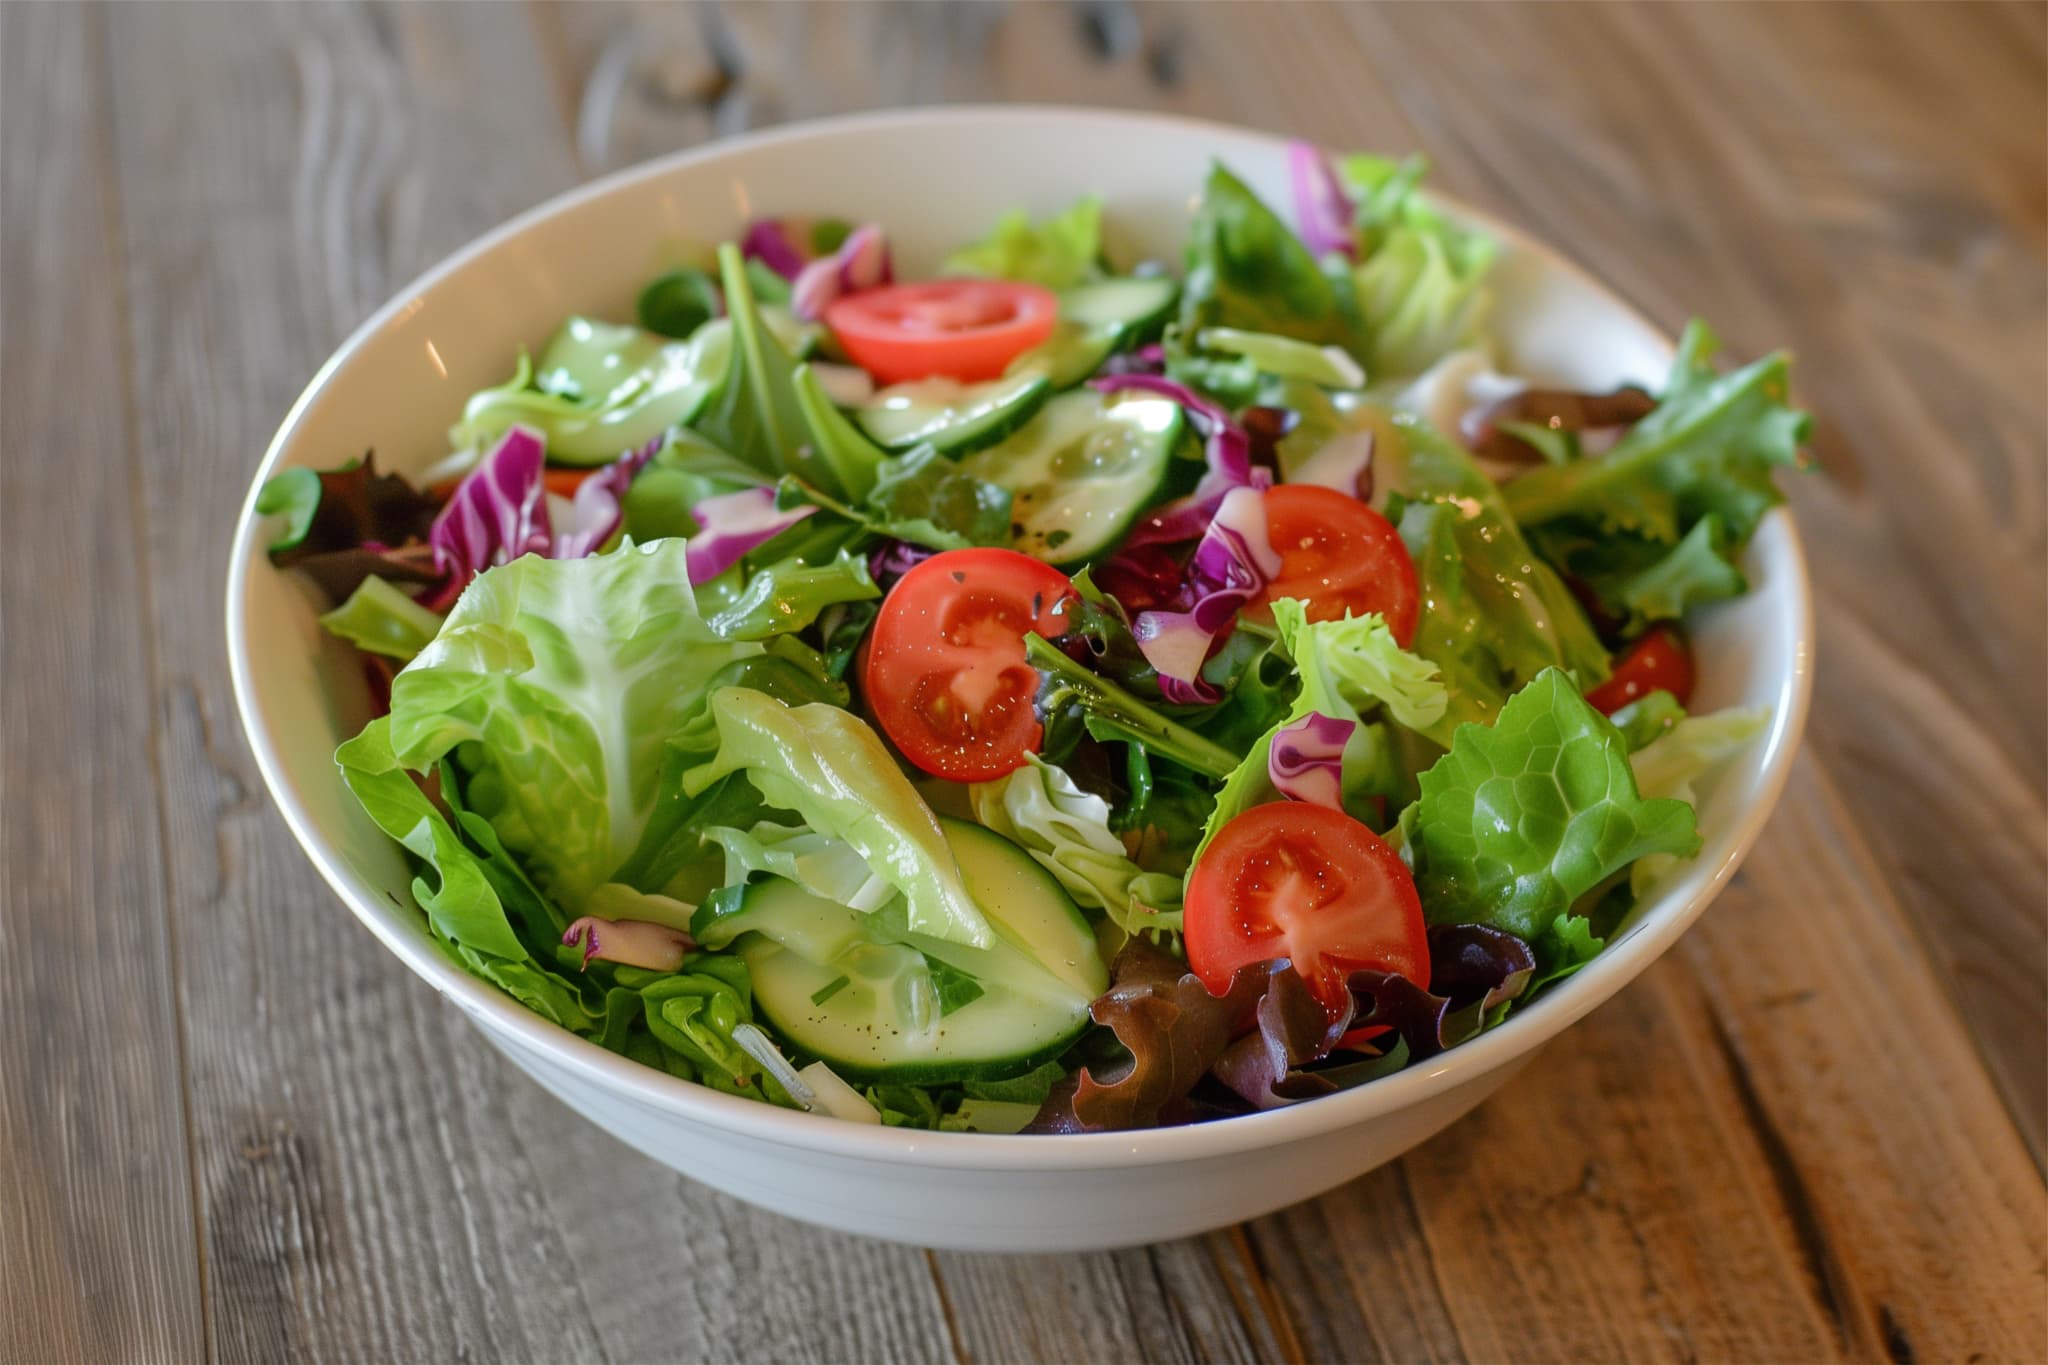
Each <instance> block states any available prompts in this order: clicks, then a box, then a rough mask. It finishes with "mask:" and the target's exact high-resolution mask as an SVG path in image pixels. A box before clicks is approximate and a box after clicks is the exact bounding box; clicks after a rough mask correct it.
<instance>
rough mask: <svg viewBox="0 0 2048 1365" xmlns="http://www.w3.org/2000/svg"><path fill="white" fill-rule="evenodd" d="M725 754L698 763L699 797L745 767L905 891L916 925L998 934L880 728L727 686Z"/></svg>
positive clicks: (767, 792) (721, 708) (983, 936)
mask: <svg viewBox="0 0 2048 1365" xmlns="http://www.w3.org/2000/svg"><path fill="white" fill-rule="evenodd" d="M711 714H712V717H713V719H714V720H715V722H716V724H717V728H718V739H719V746H718V753H717V756H716V757H715V758H714V759H713V760H712V761H711V762H709V763H706V764H704V765H702V766H700V767H698V768H696V769H694V770H693V771H692V772H691V773H690V774H689V775H688V776H687V777H686V778H685V780H684V783H683V789H684V791H685V792H686V793H688V794H695V793H697V792H701V791H703V790H705V789H706V788H708V787H709V786H710V785H711V784H712V783H714V782H716V781H718V780H719V779H720V778H722V777H725V776H726V775H728V774H731V773H744V774H745V775H746V778H747V781H749V782H750V783H752V784H753V785H754V787H755V789H756V790H758V791H759V792H760V793H761V797H762V799H763V800H765V801H767V802H768V804H769V805H771V806H775V807H777V808H778V809H781V810H787V811H793V812H795V813H796V814H797V815H799V816H801V817H802V818H803V820H804V822H805V823H806V824H807V825H809V826H810V828H812V829H813V830H816V831H817V832H818V833H820V834H825V835H829V836H831V837H833V838H835V839H841V840H844V841H845V842H846V843H848V844H850V845H852V846H853V848H854V850H855V851H856V852H858V853H859V854H860V856H861V857H862V858H863V859H865V860H866V862H867V865H868V867H869V868H870V869H872V870H873V871H874V873H875V874H876V875H877V876H879V877H881V878H882V879H883V880H884V881H886V882H888V883H889V884H890V885H891V886H893V887H895V888H896V889H897V890H898V891H901V892H902V893H903V897H904V902H905V906H906V910H907V914H908V923H909V926H910V928H911V929H912V930H914V931H915V932H917V933H921V934H929V935H931V936H932V937H933V938H938V939H944V940H947V941H948V942H952V943H964V944H967V945H969V946H971V947H975V948H985V947H988V946H989V944H990V943H991V942H992V941H993V939H992V931H991V930H990V929H989V925H988V921H987V919H986V918H985V917H984V916H983V915H982V913H981V908H980V907H979V906H978V905H976V904H975V903H974V897H973V896H972V895H971V894H970V893H969V892H968V890H967V886H966V883H965V881H964V880H963V879H962V877H961V873H960V865H959V863H958V862H957V861H956V860H955V859H954V857H953V853H952V849H951V848H950V847H949V846H948V845H947V843H946V836H945V834H944V833H943V832H942V831H941V830H940V828H939V822H938V817H936V816H934V815H933V814H932V812H931V809H930V808H929V807H928V806H926V805H925V803H924V798H922V797H920V796H919V795H918V794H917V789H916V788H914V787H912V786H911V785H910V782H909V780H908V779H907V778H905V777H904V776H903V774H902V772H901V771H900V770H898V768H897V767H896V764H895V762H894V760H892V759H891V758H890V757H889V751H888V749H887V748H885V747H884V746H883V744H882V741H881V739H880V738H879V737H878V736H877V735H876V734H875V732H874V731H873V730H871V729H869V728H868V726H867V724H866V723H865V722H863V721H862V720H861V719H860V718H859V717H857V716H855V715H854V714H853V713H852V712H850V711H844V710H841V709H840V708H838V707H836V706H826V705H817V704H813V705H809V706H786V705H784V704H783V703H782V702H779V701H777V700H776V699H775V698H773V697H771V696H768V695H767V694H765V693H762V692H755V691H750V690H748V689H745V688H737V687H728V688H721V689H720V690H719V691H717V692H716V693H714V694H713V695H712V698H711Z"/></svg>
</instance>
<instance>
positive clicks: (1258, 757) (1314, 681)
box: [1195, 597, 1449, 858]
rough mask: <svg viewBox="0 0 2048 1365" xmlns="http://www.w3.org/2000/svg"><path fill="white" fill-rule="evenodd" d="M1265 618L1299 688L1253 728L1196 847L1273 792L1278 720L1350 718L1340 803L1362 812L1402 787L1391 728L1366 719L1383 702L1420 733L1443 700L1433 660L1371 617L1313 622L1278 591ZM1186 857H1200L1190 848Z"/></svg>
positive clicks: (1439, 716) (1437, 715)
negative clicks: (1265, 724)
mask: <svg viewBox="0 0 2048 1365" xmlns="http://www.w3.org/2000/svg"><path fill="white" fill-rule="evenodd" d="M1273 625H1274V628H1275V629H1276V630H1278V631H1279V635H1280V643H1281V646H1282V648H1284V649H1285V650H1286V651H1287V653H1288V654H1289V655H1290V656H1292V658H1293V660H1294V664H1295V669H1296V671H1297V673H1298V675H1299V678H1300V690H1299V691H1298V692H1297V693H1296V694H1295V697H1294V701H1293V704H1292V705H1291V706H1290V707H1289V708H1288V711H1287V714H1286V716H1285V717H1283V718H1282V719H1281V720H1280V721H1278V722H1277V723H1276V724H1275V725H1274V726H1273V727H1272V728H1271V729H1269V730H1267V731H1266V733H1265V734H1263V735H1261V736H1259V738H1258V740H1257V741H1256V742H1255V743H1253V745H1252V746H1251V749H1250V750H1249V751H1248V752H1247V753H1246V754H1245V756H1244V761H1243V762H1241V763H1239V764H1238V765H1237V766H1236V768H1234V769H1233V770H1232V771H1231V773H1230V775H1229V776H1228V777H1227V778H1225V779H1224V782H1223V786H1222V788H1221V789H1220V790H1219V791H1218V792H1217V793H1216V805H1215V808H1214V810H1212V811H1211V812H1210V815H1209V819H1208V823H1207V824H1206V825H1205V826H1204V828H1203V831H1202V842H1201V845H1200V847H1201V848H1207V847H1208V845H1209V841H1210V840H1211V839H1212V838H1214V837H1215V836H1216V832H1217V831H1218V830H1220V829H1222V828H1223V827H1224V826H1225V825H1227V824H1229V823H1230V822H1231V821H1232V820H1234V819H1236V818H1237V817H1238V816H1239V815H1242V814H1243V813H1244V812H1245V811H1247V810H1250V809H1251V808H1252V807H1253V806H1258V805H1263V804H1265V803H1266V802H1268V801H1275V800H1279V799H1281V797H1280V793H1279V792H1278V791H1277V790H1276V789H1275V788H1274V786H1273V782H1272V777H1271V775H1270V772H1269V760H1270V759H1271V756H1272V752H1273V741H1274V738H1275V736H1277V735H1278V734H1279V733H1280V731H1281V729H1282V728H1284V727H1285V726H1288V725H1292V724H1293V723H1294V722H1296V721H1298V720H1301V719H1302V718H1304V717H1306V716H1310V715H1324V716H1330V717H1332V718H1334V719H1337V720H1349V721H1353V722H1356V728H1355V729H1354V730H1353V731H1352V734H1351V738H1350V740H1349V741H1347V742H1346V744H1345V746H1344V756H1343V761H1342V777H1341V787H1342V792H1343V799H1344V805H1345V809H1346V810H1347V811H1349V812H1350V814H1351V815H1353V816H1354V817H1357V818H1359V819H1365V818H1366V817H1367V816H1369V815H1371V814H1374V813H1375V812H1374V811H1373V810H1371V809H1370V807H1369V805H1368V803H1369V802H1370V801H1371V799H1372V798H1375V797H1381V798H1394V797H1399V796H1400V795H1402V789H1403V787H1404V785H1405V782H1404V779H1403V772H1402V766H1401V764H1400V762H1399V760H1398V758H1397V749H1396V742H1395V738H1394V735H1393V734H1392V733H1391V731H1390V730H1389V727H1388V726H1387V725H1386V724H1385V723H1384V722H1383V721H1382V720H1379V719H1376V718H1374V717H1376V716H1377V714H1378V712H1379V711H1381V710H1384V711H1385V713H1386V714H1387V715H1388V716H1391V717H1392V718H1393V719H1394V720H1395V721H1396V722H1398V723H1399V724H1400V725H1402V726H1404V727H1406V728H1408V729H1412V730H1415V731H1417V732H1421V733H1428V732H1431V731H1434V730H1435V729H1436V728H1437V727H1438V726H1439V725H1440V724H1441V723H1442V721H1443V718H1444V715H1445V712H1446V708H1447V707H1448V704H1449V699H1448V696H1447V694H1446V692H1445V690H1444V685H1443V683H1442V682H1441V681H1440V680H1439V679H1438V677H1437V672H1436V668H1435V667H1434V666H1433V665H1432V664H1431V663H1430V662H1429V661H1428V660H1426V659H1421V658H1418V657H1417V656H1415V655H1413V654H1410V653H1408V652H1407V651H1405V650H1403V649H1402V648H1401V647H1400V645H1398V644H1396V643H1395V641H1394V635H1393V632H1392V631H1391V630H1389V629H1388V628H1387V624H1386V622H1385V621H1384V620H1382V619H1381V618H1380V617H1379V616H1378V615H1366V616H1356V617H1347V618H1346V619H1344V620H1342V621H1313V622H1312V621H1310V620H1309V619H1308V612H1307V610H1306V608H1305V607H1304V605H1303V604H1302V603H1301V602H1300V601H1299V600H1297V599H1295V598H1292V597H1283V598H1281V599H1280V600H1279V601H1277V602H1275V603H1273ZM1195 856H1196V857H1197V858H1199V857H1200V856H1201V853H1200V851H1199V849H1198V850H1197V852H1196V855H1195Z"/></svg>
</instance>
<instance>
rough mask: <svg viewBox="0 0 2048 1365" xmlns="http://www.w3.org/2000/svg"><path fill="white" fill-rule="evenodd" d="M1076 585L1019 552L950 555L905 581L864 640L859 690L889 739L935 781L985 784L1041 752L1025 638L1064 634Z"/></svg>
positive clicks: (898, 584) (1033, 672)
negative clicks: (1032, 635) (937, 778)
mask: <svg viewBox="0 0 2048 1365" xmlns="http://www.w3.org/2000/svg"><path fill="white" fill-rule="evenodd" d="M1073 596H1074V585H1073V584H1072V583H1070V582H1068V581H1067V576H1066V575H1065V574H1063V573H1061V572H1060V571H1059V570H1058V569H1055V568H1053V567H1052V566H1051V565H1049V564H1046V563H1044V562H1043V561H1041V560H1036V559H1033V558H1032V557H1031V556H1029V555H1022V554H1018V553H1017V552H1016V551H1015V550H948V551H946V552H945V553H944V554H937V555H933V556H932V557H931V558H930V559H927V560H926V561H924V563H922V564H919V565H917V566H916V567H915V568H913V569H911V570H910V572H908V573H906V574H904V575H903V577H902V578H900V579H898V580H897V582H896V586H895V587H893V588H891V589H889V596H888V597H887V598H886V599H884V600H883V602H882V610H881V612H880V614H879V615H877V616H876V617H875V625H874V629H873V630H871V631H870V632H869V633H868V645H867V657H866V659H865V661H864V662H863V663H862V665H861V689H862V692H863V695H864V696H865V698H866V700H867V705H868V709H869V710H870V711H872V712H873V713H874V716H875V719H876V720H877V721H878V722H880V724H881V727H882V730H883V733H885V734H887V735H888V736H889V739H890V740H891V741H892V742H893V743H894V744H895V745H896V747H897V749H899V750H901V751H902V754H903V756H904V757H905V758H907V759H909V760H910V761H911V762H912V763H915V764H916V765H917V766H918V767H920V768H922V769H924V770H925V771H926V772H928V773H931V774H932V775H933V776H935V777H946V778H951V779H952V780H954V781H955V782H985V781H988V780H990V779H992V778H997V777H1001V776H1002V775H1003V774H1004V773H1007V772H1009V771H1011V770H1012V769H1014V768H1017V767H1020V766H1022V764H1023V762H1024V756H1025V755H1026V754H1033V753H1037V752H1038V746H1039V743H1040V742H1041V741H1042V740H1043V739H1044V737H1045V736H1044V729H1043V727H1042V726H1040V724H1039V723H1038V713H1037V711H1036V710H1035V709H1034V707H1033V700H1034V698H1035V696H1036V694H1037V692H1038V673H1037V671H1036V670H1035V669H1033V668H1032V667H1031V665H1030V663H1029V662H1028V661H1027V660H1026V659H1025V657H1024V637H1025V635H1027V634H1029V633H1032V632H1036V633H1038V634H1040V635H1043V636H1046V637H1048V638H1051V637H1053V636H1056V635H1063V634H1065V633H1066V632H1067V629H1068V626H1069V622H1068V620H1067V616H1066V605H1065V604H1066V603H1067V601H1068V600H1069V599H1071V598H1072V597H1073Z"/></svg>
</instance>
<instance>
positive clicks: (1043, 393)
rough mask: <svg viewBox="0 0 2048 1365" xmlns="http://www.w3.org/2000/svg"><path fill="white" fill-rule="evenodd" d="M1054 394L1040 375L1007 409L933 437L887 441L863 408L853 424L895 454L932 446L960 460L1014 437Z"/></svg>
mask: <svg viewBox="0 0 2048 1365" xmlns="http://www.w3.org/2000/svg"><path fill="white" fill-rule="evenodd" d="M984 382H986V383H991V384H999V383H1004V382H1011V381H1009V380H1003V379H992V380H987V381H984ZM1052 395H1053V387H1052V381H1050V380H1049V379H1046V378H1045V377H1044V376H1042V375H1041V376H1039V377H1038V381H1037V383H1035V384H1026V385H1024V386H1023V387H1022V388H1020V389H1019V390H1018V394H1017V397H1016V398H1015V399H1013V400H1012V401H1011V402H1010V403H1008V404H1007V405H1005V406H1004V407H1001V408H998V409H997V410H996V411H995V412H993V413H991V414H989V415H988V416H987V417H984V418H981V419H979V420H978V421H976V422H971V423H960V424H957V425H955V426H953V427H951V428H948V429H947V430H946V431H942V432H940V433H938V434H937V435H934V436H919V437H912V438H910V439H907V440H905V439H900V438H899V439H894V440H891V439H888V438H886V437H885V436H884V435H883V434H882V433H880V432H877V431H876V430H875V429H874V428H873V427H872V426H870V425H869V423H868V420H867V414H866V412H865V411H864V410H862V409H856V410H855V411H854V423H855V425H857V426H858V427H859V428H860V430H861V434H862V435H864V436H866V437H867V438H868V439H869V440H870V441H873V442H874V443H875V444H876V445H878V446H880V447H882V449H884V450H886V451H888V452H889V453H890V454H892V455H900V454H902V453H903V452H904V451H907V450H915V449H917V447H919V446H921V445H930V446H931V447H932V448H933V449H935V450H937V451H938V452H939V454H941V455H945V456H949V457H951V458H953V459H958V458H960V457H961V456H962V455H969V454H972V453H973V452H975V451H977V450H982V449H985V448H987V447H989V446H992V445H995V444H996V443H997V442H999V441H1004V440H1007V439H1009V438H1010V437H1011V436H1013V435H1015V434H1016V432H1017V431H1018V429H1019V428H1021V427H1023V425H1024V424H1025V423H1026V422H1029V421H1030V420H1031V419H1032V418H1034V417H1036V416H1038V414H1039V411H1040V409H1042V408H1044V407H1045V403H1046V400H1047V399H1048V398H1051V397H1052Z"/></svg>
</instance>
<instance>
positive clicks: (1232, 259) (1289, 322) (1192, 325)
mask: <svg viewBox="0 0 2048 1365" xmlns="http://www.w3.org/2000/svg"><path fill="white" fill-rule="evenodd" d="M1347 284H1348V282H1347ZM1349 292H1350V290H1349V289H1348V287H1347V288H1346V289H1345V290H1344V294H1346V295H1348V294H1349ZM1204 327H1234V328H1237V329H1239V330H1242V331H1247V332H1267V333H1271V334H1273V335H1276V336H1283V337H1293V338H1294V339H1295V340H1297V341H1306V342H1309V343H1310V344H1312V345H1316V346H1325V345H1329V346H1339V347H1342V348H1343V349H1344V350H1346V351H1349V352H1350V353H1351V354H1353V355H1362V354H1363V353H1364V351H1365V349H1366V348H1365V338H1364V337H1363V335H1362V334H1361V333H1360V331H1359V329H1358V324H1357V318H1356V314H1355V310H1354V309H1353V308H1352V307H1351V303H1350V300H1349V299H1348V298H1346V297H1341V296H1340V294H1339V291H1338V289H1337V288H1336V287H1335V285H1333V284H1332V282H1331V279H1330V277H1329V276H1328V275H1326V274H1325V273H1324V272H1323V270H1322V267H1321V266H1319V265H1318V264H1317V262H1316V259H1315V257H1314V255H1312V254H1311V253H1310V251H1309V249H1308V248H1307V247H1306V246H1303V245H1302V243H1301V239H1300V238H1298V237H1296V236H1295V235H1294V234H1293V233H1292V232H1290V231H1289V230H1288V228H1287V225H1286V224H1284V223H1282V222H1281V221H1280V219H1279V217H1278V215H1276V214H1275V213H1274V212H1273V211H1272V210H1271V209H1269V208H1267V207H1266V206H1265V205H1264V204H1262V203H1260V202H1259V199H1258V196H1257V195H1255V194H1253V193H1252V192H1251V190H1250V189H1249V188H1247V187H1246V185H1245V183H1244V182H1243V181H1242V180H1239V179H1238V178H1237V177H1236V176H1234V175H1232V174H1231V173H1230V172H1229V171H1227V170H1225V169H1224V168H1223V167H1222V166H1221V165H1218V166H1216V167H1214V168H1213V169H1212V170H1211V171H1210V172H1209V179H1208V181H1207V183H1206V184H1205V185H1204V186H1203V189H1202V202H1201V205H1200V207H1199V208H1197V209H1196V211H1195V221H1194V223H1193V225H1192V227H1191V228H1190V232H1189V238H1188V255H1187V283H1186V285H1185V286H1184V287H1183V288H1182V290H1181V302H1180V328H1181V334H1182V335H1183V336H1194V335H1195V334H1196V333H1198V332H1199V331H1200V330H1201V329H1202V328H1204Z"/></svg>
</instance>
